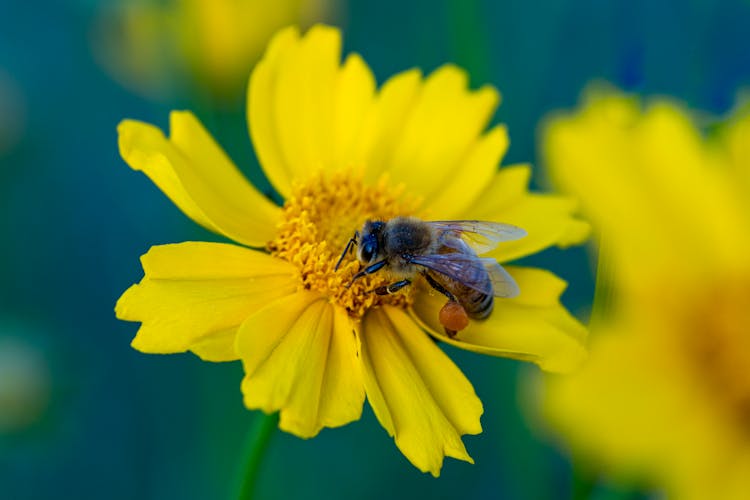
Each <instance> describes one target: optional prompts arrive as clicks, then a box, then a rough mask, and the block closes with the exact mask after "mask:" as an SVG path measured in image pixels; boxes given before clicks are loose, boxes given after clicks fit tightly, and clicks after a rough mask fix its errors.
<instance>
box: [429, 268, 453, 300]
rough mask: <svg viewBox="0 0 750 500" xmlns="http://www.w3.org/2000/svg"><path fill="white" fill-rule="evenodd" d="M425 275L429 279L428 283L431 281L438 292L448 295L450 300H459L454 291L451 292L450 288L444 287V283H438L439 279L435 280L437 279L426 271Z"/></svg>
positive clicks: (431, 284)
mask: <svg viewBox="0 0 750 500" xmlns="http://www.w3.org/2000/svg"><path fill="white" fill-rule="evenodd" d="M424 277H425V279H426V280H427V283H429V284H430V286H431V287H432V288H434V289H435V290H437V291H438V292H440V293H442V294H443V295H445V296H446V297H448V300H451V301H453V302H458V301H457V300H456V297H454V296H453V294H452V293H450V292H449V291H448V290H446V289H445V288H444V287H443V285H441V284H440V283H438V282H437V281H435V279H434V278H433V277H432V276H430V275H429V274H427V273H424Z"/></svg>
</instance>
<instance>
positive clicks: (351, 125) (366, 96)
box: [331, 54, 375, 170]
mask: <svg viewBox="0 0 750 500" xmlns="http://www.w3.org/2000/svg"><path fill="white" fill-rule="evenodd" d="M335 99H336V102H335V104H334V108H333V112H334V113H335V114H336V115H335V118H334V123H333V127H334V128H333V146H332V147H333V150H332V159H331V163H332V167H333V169H335V170H341V169H352V170H361V169H362V166H363V165H362V162H361V159H359V161H358V158H357V157H356V150H357V147H358V145H359V144H360V143H361V142H362V141H363V136H364V132H363V131H364V129H365V120H364V117H365V116H367V115H368V113H370V112H371V109H372V108H373V105H374V102H375V76H374V75H373V74H372V71H371V70H370V68H369V67H368V66H367V63H366V62H365V61H364V60H363V59H362V58H361V57H360V56H359V55H358V54H351V55H349V56H348V57H347V58H346V62H345V63H344V65H343V67H342V68H341V71H340V72H339V74H338V80H337V82H336V96H335Z"/></svg>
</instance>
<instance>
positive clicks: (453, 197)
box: [116, 26, 588, 476]
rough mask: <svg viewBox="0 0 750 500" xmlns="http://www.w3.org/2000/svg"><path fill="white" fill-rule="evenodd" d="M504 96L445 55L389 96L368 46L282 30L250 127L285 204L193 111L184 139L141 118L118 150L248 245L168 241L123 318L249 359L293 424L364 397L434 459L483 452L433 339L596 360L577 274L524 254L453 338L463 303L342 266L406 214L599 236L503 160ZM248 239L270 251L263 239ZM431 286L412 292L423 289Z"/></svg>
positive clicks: (200, 218) (153, 337)
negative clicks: (351, 242)
mask: <svg viewBox="0 0 750 500" xmlns="http://www.w3.org/2000/svg"><path fill="white" fill-rule="evenodd" d="M498 101H499V95H498V93H497V91H496V90H495V89H493V88H491V87H483V88H481V89H479V90H478V91H470V90H468V89H467V76H466V74H465V73H464V72H463V71H462V70H460V69H459V68H457V67H455V66H444V67H442V68H440V69H438V70H437V71H435V72H434V73H433V74H432V75H430V76H429V77H427V78H423V77H422V75H421V74H420V72H419V71H417V70H410V71H406V72H404V73H401V74H398V75H396V76H394V77H393V78H391V79H390V80H388V81H387V82H386V83H385V84H384V85H383V87H382V88H381V89H380V90H377V88H376V83H375V78H374V76H373V74H372V72H371V71H370V69H369V68H368V66H367V65H366V63H365V62H364V61H363V60H362V58H361V57H360V56H359V55H357V54H351V55H349V56H348V57H347V58H346V60H345V61H344V62H343V64H342V63H341V36H340V33H339V31H338V30H337V29H334V28H329V27H324V26H316V27H314V28H312V29H311V30H310V31H309V32H308V33H307V34H306V35H305V36H302V37H301V36H300V34H299V32H298V31H297V30H296V29H291V28H290V29H285V30H283V31H281V32H279V33H278V34H277V35H276V36H275V37H274V38H273V41H272V42H271V44H270V46H269V48H268V50H267V52H266V54H265V57H264V58H263V59H262V60H261V62H260V63H259V64H258V65H257V66H256V68H255V70H254V71H253V74H252V77H251V79H250V85H249V89H248V104H247V113H248V120H249V127H250V131H251V138H252V141H253V143H254V146H255V150H256V151H257V154H258V158H259V159H260V162H261V164H262V166H263V169H264V171H265V173H266V175H267V176H268V178H269V179H270V181H271V183H272V184H273V186H274V187H275V188H276V190H277V191H278V192H279V193H280V194H281V195H282V196H283V197H284V198H285V199H286V202H285V204H284V206H283V207H278V206H276V205H274V204H273V203H271V202H270V201H269V200H268V199H266V198H265V197H264V196H263V195H262V194H260V193H259V192H258V191H257V190H256V189H255V188H254V187H253V186H252V185H250V184H249V183H248V182H247V181H246V180H245V179H244V178H243V177H242V175H241V174H240V173H239V171H238V170H237V168H236V167H235V166H234V165H233V164H232V163H231V161H230V160H229V158H228V157H227V156H226V154H225V153H224V152H223V151H222V150H221V149H220V147H219V146H218V145H217V144H216V142H214V140H213V139H212V138H211V137H210V136H209V135H208V133H207V132H206V130H205V129H204V128H203V126H202V125H201V124H200V123H199V122H198V120H197V119H196V118H195V117H194V116H193V115H192V114H191V113H189V112H173V113H172V115H171V124H170V128H171V131H170V136H169V137H165V136H164V134H163V133H162V132H161V131H160V130H159V129H157V128H156V127H153V126H152V125H149V124H146V123H141V122H136V121H132V120H126V121H124V122H122V123H121V124H120V126H119V141H120V152H121V154H122V157H123V158H124V159H125V161H126V162H127V163H128V164H129V165H130V166H131V167H132V168H134V169H136V170H141V171H143V172H144V173H145V174H146V175H147V176H149V177H150V178H151V180H152V181H154V182H155V183H156V184H157V185H158V186H159V187H160V188H161V189H162V191H164V193H165V194H166V195H167V196H169V198H170V199H171V200H172V201H173V202H175V204H177V206H178V207H180V209H182V211H183V212H185V214H187V215H188V216H189V217H191V218H192V219H193V220H194V221H196V222H198V223H199V224H201V225H203V226H204V227H206V228H208V229H211V230H213V231H215V232H217V233H219V234H221V235H224V236H226V237H227V238H229V239H231V240H234V241H235V242H237V243H238V244H240V245H245V246H239V245H233V244H223V243H199V242H187V243H180V244H176V245H163V246H156V247H153V248H151V250H150V251H149V252H148V253H147V254H146V255H144V256H143V258H142V263H143V268H144V272H145V277H144V279H143V280H142V281H141V282H140V283H139V284H137V285H134V286H132V287H131V288H130V289H129V290H127V291H126V292H125V294H124V295H123V296H122V297H121V298H120V300H119V302H118V303H117V307H116V312H117V316H118V317H119V318H120V319H124V320H129V321H140V322H142V323H143V324H142V326H141V327H140V329H139V331H138V334H137V335H136V337H135V339H134V340H133V347H135V348H136V349H138V350H141V351H143V352H151V353H174V352H183V351H186V350H190V351H193V352H194V353H196V354H197V355H199V356H200V357H202V358H203V359H205V360H211V361H229V360H234V359H238V358H239V359H241V360H242V362H243V365H244V368H245V378H244V381H243V382H242V391H243V394H244V401H245V404H246V405H247V407H248V408H260V409H262V410H263V411H265V412H275V411H280V424H279V425H280V427H281V428H282V429H284V430H286V431H288V432H291V433H293V434H296V435H298V436H301V437H305V438H307V437H312V436H314V435H316V434H317V433H318V432H319V431H320V430H321V429H322V428H323V427H336V426H341V425H344V424H346V423H348V422H351V421H353V420H357V419H358V418H359V417H360V414H361V411H362V405H363V402H364V398H365V395H367V398H368V400H369V402H370V405H371V406H372V408H373V410H374V412H375V414H376V415H377V418H378V420H379V421H380V423H381V424H382V425H383V427H385V429H386V430H387V431H388V433H389V434H390V435H392V436H394V437H395V440H396V444H397V446H398V447H399V448H400V449H401V451H402V452H403V453H404V455H405V456H406V457H407V458H408V459H409V460H410V461H411V462H412V463H413V464H414V465H415V466H416V467H418V468H419V469H420V470H422V471H429V472H431V473H432V474H433V475H436V476H437V475H438V474H439V472H440V468H441V466H442V463H443V457H444V456H446V455H447V456H451V457H454V458H458V459H461V460H466V461H471V458H470V457H469V455H468V453H467V452H466V450H465V448H464V445H463V442H462V440H461V436H462V435H464V434H477V433H479V432H481V426H480V423H479V417H480V415H481V414H482V404H481V402H480V400H479V399H478V398H477V396H476V395H475V393H474V389H473V388H472V386H471V384H470V382H469V381H468V380H467V379H466V378H465V377H464V375H463V374H462V373H461V371H460V370H459V369H458V368H457V367H456V366H455V365H454V364H453V363H452V362H451V360H450V359H449V358H448V357H447V356H446V355H445V353H444V352H443V351H442V350H441V349H440V348H439V347H438V346H437V345H436V344H435V342H433V340H432V339H431V338H430V337H429V336H428V335H427V334H426V333H425V332H428V333H430V334H431V335H433V336H434V337H436V338H438V339H440V340H443V341H445V342H448V343H451V344H453V345H455V346H458V347H461V348H464V349H469V350H473V351H478V352H482V353H486V354H491V355H497V356H506V357H512V358H518V359H524V360H529V361H533V362H535V363H537V364H538V365H539V366H541V367H542V368H543V369H546V370H550V371H565V370H569V369H571V368H573V367H575V366H576V365H577V364H579V362H580V361H581V359H582V358H583V357H584V356H585V350H584V348H583V346H582V343H583V339H584V336H585V329H584V328H583V327H582V326H581V325H580V324H579V323H578V322H577V321H576V320H575V319H574V318H573V317H571V316H570V315H569V314H568V313H567V311H566V310H565V309H564V308H563V307H562V306H561V305H560V303H559V300H558V299H559V296H560V294H561V293H562V291H563V289H564V288H565V283H564V282H563V281H562V280H560V279H559V278H557V277H556V276H554V275H553V274H551V273H549V272H547V271H543V270H540V269H530V268H522V267H509V268H508V270H509V272H510V273H511V274H512V275H513V276H514V277H515V279H516V280H517V282H518V284H519V285H520V288H521V294H520V296H519V297H517V298H515V299H512V300H502V299H498V301H497V303H496V306H495V311H494V313H493V314H492V316H491V317H490V318H489V319H488V320H486V321H484V322H474V323H473V324H472V325H470V326H469V327H468V328H467V329H466V330H463V331H462V332H461V333H460V334H459V336H458V337H457V338H454V339H450V338H448V337H447V336H446V335H445V334H444V333H443V328H442V326H440V325H439V324H437V317H438V311H439V309H440V308H441V306H442V305H443V303H444V302H445V299H444V298H443V299H442V300H441V298H440V297H439V296H437V295H431V294H429V293H426V292H425V291H424V290H419V289H416V287H408V288H407V289H405V290H404V291H402V292H399V293H396V294H393V295H386V296H380V295H376V294H373V293H369V292H370V291H371V290H373V289H374V288H375V287H377V286H380V285H383V284H385V283H387V282H388V280H387V277H386V276H384V275H383V274H382V273H374V274H372V275H368V276H366V277H365V278H363V279H362V280H359V281H357V282H355V283H354V285H353V286H351V287H346V286H345V285H347V284H348V283H349V282H350V280H351V277H352V275H353V273H354V272H355V271H356V270H358V269H359V264H357V263H356V262H354V260H353V259H348V260H345V261H344V265H343V266H342V268H341V269H339V270H338V271H337V272H334V267H335V264H336V262H337V260H338V258H339V256H340V254H341V252H342V250H343V248H344V247H345V245H346V243H347V241H348V239H349V238H350V237H351V235H352V234H353V232H354V231H355V229H358V228H360V227H361V225H362V224H363V222H364V221H365V220H367V219H382V220H387V219H389V218H392V217H394V216H396V215H409V214H413V215H418V216H421V217H425V218H430V219H456V218H477V219H486V220H497V221H503V222H508V223H512V224H516V225H518V226H521V227H524V228H525V229H526V230H527V231H528V237H526V238H524V239H522V240H518V241H513V242H509V243H507V244H503V245H502V246H501V247H500V248H499V249H497V250H496V251H495V252H494V253H493V254H491V255H492V256H493V257H495V258H497V259H498V260H500V261H503V262H504V261H507V260H510V259H515V258H518V257H521V256H524V255H528V254H530V253H534V252H537V251H539V250H541V249H543V248H546V247H549V246H551V245H555V244H557V245H568V244H572V243H576V242H579V241H581V240H582V239H583V238H585V236H586V235H587V233H588V225H587V224H586V223H584V222H581V221H579V220H577V219H575V218H574V217H573V216H572V211H573V209H574V204H573V203H572V202H571V201H570V200H568V199H565V198H562V197H558V196H545V195H538V194H532V193H529V192H528V191H527V183H528V180H529V173H530V169H529V167H528V166H524V165H518V166H512V167H505V168H503V169H502V170H501V171H500V172H498V171H497V166H498V163H499V161H500V159H501V158H502V156H503V154H504V153H505V150H506V149H507V147H508V136H507V132H506V129H505V127H503V126H497V127H494V128H492V129H491V130H489V131H488V132H483V131H484V129H485V127H486V126H487V124H488V122H489V120H490V118H491V116H492V114H493V111H494V109H495V107H496V106H497V104H498ZM247 247H255V248H260V249H264V248H265V249H266V250H267V252H264V251H262V250H252V249H250V248H247ZM411 288H414V289H413V290H410V289H411Z"/></svg>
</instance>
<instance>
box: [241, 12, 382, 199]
mask: <svg viewBox="0 0 750 500" xmlns="http://www.w3.org/2000/svg"><path fill="white" fill-rule="evenodd" d="M340 61H341V34H340V32H339V31H338V30H337V29H335V28H331V27H327V26H321V25H318V26H314V27H313V28H311V29H310V31H308V33H307V34H305V36H304V37H302V38H299V37H298V36H297V34H296V32H294V31H290V30H287V31H284V32H282V33H280V34H279V35H277V37H276V39H275V40H274V42H273V47H272V49H271V50H269V53H268V54H267V55H266V57H265V58H264V60H263V61H262V62H261V64H260V65H259V66H258V68H257V69H256V70H255V71H254V72H253V76H252V78H251V80H250V87H249V90H248V92H249V99H248V116H249V119H250V132H251V135H252V138H253V142H254V144H255V147H256V149H257V150H258V153H259V157H260V158H261V163H262V164H263V167H264V169H265V171H266V172H267V174H268V176H269V179H271V182H272V183H273V184H274V186H275V187H276V188H277V189H278V190H279V192H281V193H282V194H284V195H288V194H289V190H290V187H291V181H292V179H294V180H297V181H304V180H305V179H307V178H308V177H309V176H311V175H314V174H315V173H316V172H318V171H331V170H334V169H337V168H341V167H352V165H351V158H346V157H345V156H344V155H345V153H347V152H349V151H350V150H351V149H352V145H351V143H352V141H354V140H355V138H356V136H357V132H358V130H359V128H360V127H361V124H362V122H363V116H364V115H365V114H366V111H367V109H368V108H369V106H370V104H371V101H372V100H373V98H374V89H375V80H374V77H373V76H372V73H371V72H370V70H369V68H368V67H367V65H366V64H365V63H364V61H362V59H361V58H359V57H357V56H353V57H350V58H348V59H347V63H346V64H345V65H344V66H343V67H340ZM267 159H268V161H266V160H267Z"/></svg>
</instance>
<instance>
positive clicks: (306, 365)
mask: <svg viewBox="0 0 750 500" xmlns="http://www.w3.org/2000/svg"><path fill="white" fill-rule="evenodd" d="M357 350H358V347H357V345H356V340H355V335H354V332H353V328H352V324H351V320H350V319H349V317H348V316H347V314H346V312H345V311H344V310H343V309H340V308H338V307H335V306H332V305H331V304H329V303H328V302H327V300H326V299H325V298H324V297H322V296H320V295H319V294H316V293H311V292H300V293H297V294H294V295H292V296H290V297H286V298H284V299H281V300H279V301H277V302H273V303H271V304H269V305H268V306H267V307H266V308H264V309H262V310H261V311H259V312H257V313H256V314H254V315H253V316H251V317H249V318H248V319H247V320H246V321H245V322H244V323H243V324H242V326H241V327H240V331H239V334H238V336H237V352H238V353H239V355H240V357H241V358H242V362H243V366H244V368H245V378H244V380H243V381H242V392H243V394H244V399H245V405H246V406H247V407H248V408H253V409H254V408H260V409H262V410H263V411H265V412H266V413H271V412H274V411H280V412H281V418H280V422H279V426H280V427H281V428H282V429H283V430H285V431H287V432H291V433H293V434H296V435H297V436H300V437H303V438H308V437H312V436H315V435H316V434H317V433H318V432H319V431H320V430H321V429H322V428H323V427H338V426H341V425H344V424H347V423H349V422H351V421H353V420H357V419H358V418H359V417H360V414H361V412H362V403H363V402H364V387H363V383H362V375H361V372H360V368H359V366H358V362H357Z"/></svg>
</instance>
